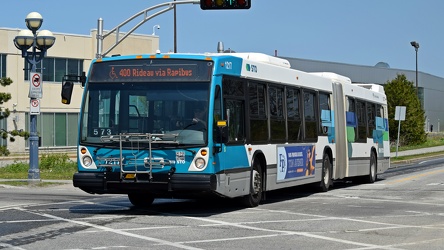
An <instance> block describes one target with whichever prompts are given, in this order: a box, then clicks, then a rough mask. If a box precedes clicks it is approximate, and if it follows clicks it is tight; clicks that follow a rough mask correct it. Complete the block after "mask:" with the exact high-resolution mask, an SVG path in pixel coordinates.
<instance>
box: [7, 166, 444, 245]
mask: <svg viewBox="0 0 444 250" xmlns="http://www.w3.org/2000/svg"><path fill="white" fill-rule="evenodd" d="M443 164H444V159H431V160H424V161H422V162H417V163H409V164H404V165H394V166H393V167H394V168H392V169H391V170H389V171H388V172H387V173H385V174H383V175H381V176H380V177H379V178H380V179H379V181H377V182H376V183H374V184H355V183H352V182H348V181H347V182H345V181H344V182H336V183H335V186H334V188H333V189H332V190H330V191H329V192H327V193H317V192H313V191H312V189H311V186H302V187H297V188H289V189H284V190H279V191H275V192H270V193H268V194H267V201H265V202H264V203H263V204H262V205H260V206H259V207H256V208H248V209H247V208H243V207H241V206H239V205H238V203H237V202H236V201H235V200H204V201H196V200H175V199H168V200H167V199H163V200H156V201H155V203H154V204H153V206H152V207H150V208H149V209H136V208H133V207H132V206H131V204H130V203H129V201H128V199H127V198H126V196H122V195H102V196H99V195H89V194H86V193H84V192H82V191H80V190H78V189H75V188H73V187H72V185H71V184H69V183H68V184H64V185H59V186H52V187H46V188H28V187H26V188H10V187H7V186H3V187H0V249H2V248H3V249H329V250H331V249H444V248H443V246H444V168H443Z"/></svg>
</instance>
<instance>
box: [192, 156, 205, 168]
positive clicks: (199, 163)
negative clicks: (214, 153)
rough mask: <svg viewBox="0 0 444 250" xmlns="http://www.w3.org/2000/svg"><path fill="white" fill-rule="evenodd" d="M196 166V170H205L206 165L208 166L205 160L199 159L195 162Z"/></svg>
mask: <svg viewBox="0 0 444 250" xmlns="http://www.w3.org/2000/svg"><path fill="white" fill-rule="evenodd" d="M194 165H195V166H196V168H198V169H203V168H205V165H206V163H205V159H204V158H197V159H196V160H195V161H194Z"/></svg>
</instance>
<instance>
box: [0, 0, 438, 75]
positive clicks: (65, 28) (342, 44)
mask: <svg viewBox="0 0 444 250" xmlns="http://www.w3.org/2000/svg"><path fill="white" fill-rule="evenodd" d="M170 1H173V0H75V1H67V0H0V6H1V7H2V14H1V15H0V27H3V28H13V29H15V28H18V29H26V25H25V22H24V20H25V17H26V15H27V14H28V13H30V12H33V11H37V12H39V13H40V14H41V15H42V16H43V19H44V22H43V25H42V27H41V29H42V30H43V29H47V30H50V31H52V32H54V33H69V34H82V35H89V34H90V31H91V30H92V29H97V20H98V18H102V19H103V20H104V29H105V30H111V29H113V28H114V27H116V26H117V25H119V24H121V23H122V22H124V21H125V20H127V19H128V18H130V17H132V16H133V15H135V14H137V13H139V12H141V11H144V10H146V9H148V8H150V7H153V6H155V5H158V4H162V3H166V2H170ZM177 1H181V0H177ZM251 1H252V3H251V8H250V9H249V10H201V9H200V6H199V5H198V4H181V5H178V6H177V11H176V20H177V37H176V40H177V52H184V53H204V52H216V50H217V43H218V42H219V41H222V42H223V43H224V47H225V49H231V50H234V51H236V52H260V53H265V54H269V55H274V54H275V51H277V55H278V56H283V57H295V58H301V59H310V60H320V61H330V62H339V63H346V64H357V65H365V66H374V65H376V64H377V63H378V62H386V63H388V64H389V65H390V67H391V68H396V69H405V70H415V69H416V52H415V49H414V47H412V46H411V44H410V42H411V41H416V42H418V43H419V45H420V47H419V50H418V70H419V71H420V72H424V73H428V74H432V75H436V76H440V77H444V32H443V29H442V27H441V26H439V25H443V24H444V15H443V11H444V1H443V0H334V1H333V0H251ZM163 9H165V7H162V8H158V9H155V10H154V11H150V12H148V15H151V14H154V13H155V12H157V11H160V10H163ZM141 20H143V17H139V18H137V19H136V21H137V22H140V21H141ZM173 20H174V12H173V11H169V12H166V13H164V14H161V15H159V16H156V17H154V18H153V19H150V20H148V21H147V22H146V23H145V24H143V25H142V26H141V27H140V28H139V29H137V30H136V31H135V33H137V34H152V33H153V27H154V26H155V25H160V29H155V34H156V35H157V36H159V39H160V50H161V52H168V51H173V50H174V21H173ZM135 23H136V22H131V23H129V24H128V25H126V26H124V28H123V29H122V31H128V30H130V29H131V28H132V27H133V26H134V25H135ZM56 42H57V41H56Z"/></svg>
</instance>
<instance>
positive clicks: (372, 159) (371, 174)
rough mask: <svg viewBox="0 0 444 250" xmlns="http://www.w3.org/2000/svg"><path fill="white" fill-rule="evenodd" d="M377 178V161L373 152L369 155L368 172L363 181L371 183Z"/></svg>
mask: <svg viewBox="0 0 444 250" xmlns="http://www.w3.org/2000/svg"><path fill="white" fill-rule="evenodd" d="M377 178H378V163H377V161H376V155H375V153H372V155H371V156H370V172H369V174H368V175H367V176H366V177H365V179H364V181H365V182H366V183H373V182H375V181H376V179H377Z"/></svg>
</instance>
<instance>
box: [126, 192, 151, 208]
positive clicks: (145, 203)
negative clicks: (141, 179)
mask: <svg viewBox="0 0 444 250" xmlns="http://www.w3.org/2000/svg"><path fill="white" fill-rule="evenodd" d="M128 199H129V200H130V202H131V204H133V205H134V206H136V207H149V206H151V204H153V201H154V196H153V195H151V194H142V193H130V194H128Z"/></svg>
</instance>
